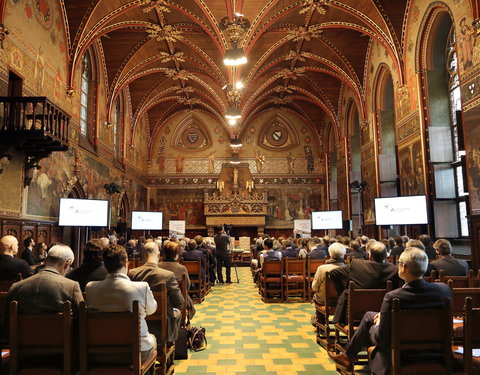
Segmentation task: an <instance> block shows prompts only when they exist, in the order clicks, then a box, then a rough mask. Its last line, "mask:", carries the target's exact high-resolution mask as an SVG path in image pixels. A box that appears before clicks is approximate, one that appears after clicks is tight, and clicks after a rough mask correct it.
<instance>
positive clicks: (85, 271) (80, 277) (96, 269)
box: [67, 262, 108, 292]
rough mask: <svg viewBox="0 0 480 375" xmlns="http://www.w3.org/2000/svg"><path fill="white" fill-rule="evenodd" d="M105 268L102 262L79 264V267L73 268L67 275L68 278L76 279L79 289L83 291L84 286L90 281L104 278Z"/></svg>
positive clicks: (105, 274)
mask: <svg viewBox="0 0 480 375" xmlns="http://www.w3.org/2000/svg"><path fill="white" fill-rule="evenodd" d="M107 273H108V271H107V269H106V268H105V267H104V266H103V263H102V262H99V263H88V264H85V263H84V264H81V265H80V267H78V268H76V269H74V270H73V271H72V272H70V273H69V274H68V275H67V278H69V279H70V280H75V281H78V283H79V284H80V289H81V290H82V291H83V292H84V291H85V287H86V286H87V284H88V283H89V282H90V281H100V280H104V279H105V276H107Z"/></svg>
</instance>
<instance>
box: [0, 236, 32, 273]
mask: <svg viewBox="0 0 480 375" xmlns="http://www.w3.org/2000/svg"><path fill="white" fill-rule="evenodd" d="M17 253H18V240H17V239H16V238H15V237H14V236H4V237H2V238H1V239H0V280H1V281H15V280H18V274H19V273H20V274H21V275H22V278H23V279H25V278H27V277H29V276H31V275H32V273H33V271H32V269H31V268H30V266H29V265H28V263H27V262H25V261H24V260H23V259H19V258H15V255H17Z"/></svg>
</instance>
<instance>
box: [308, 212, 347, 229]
mask: <svg viewBox="0 0 480 375" xmlns="http://www.w3.org/2000/svg"><path fill="white" fill-rule="evenodd" d="M342 228H343V218H342V211H316V212H312V229H313V230H316V229H342Z"/></svg>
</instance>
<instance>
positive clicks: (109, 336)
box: [79, 301, 141, 374]
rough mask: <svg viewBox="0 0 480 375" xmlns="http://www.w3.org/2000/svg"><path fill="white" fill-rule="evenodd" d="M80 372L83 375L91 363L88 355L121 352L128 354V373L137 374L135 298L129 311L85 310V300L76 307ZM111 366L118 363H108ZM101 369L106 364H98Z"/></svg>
mask: <svg viewBox="0 0 480 375" xmlns="http://www.w3.org/2000/svg"><path fill="white" fill-rule="evenodd" d="M79 331H80V373H81V374H86V373H87V371H88V370H89V369H90V368H91V367H92V366H94V363H92V362H93V361H92V360H91V355H92V354H95V355H102V356H103V357H106V358H108V356H110V355H112V354H113V355H122V356H124V357H125V358H126V359H128V356H130V357H131V366H132V368H133V372H132V374H139V373H140V366H141V358H140V317H139V310H138V301H133V307H132V311H131V312H130V311H126V312H94V311H88V310H87V306H86V304H85V302H81V303H80V308H79ZM111 366H112V367H118V364H115V363H112V364H111ZM101 367H102V368H108V364H104V363H102V365H101Z"/></svg>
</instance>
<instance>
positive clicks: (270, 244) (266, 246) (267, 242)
mask: <svg viewBox="0 0 480 375" xmlns="http://www.w3.org/2000/svg"><path fill="white" fill-rule="evenodd" d="M263 248H264V249H265V250H272V248H273V241H272V239H271V238H265V239H264V240H263Z"/></svg>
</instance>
